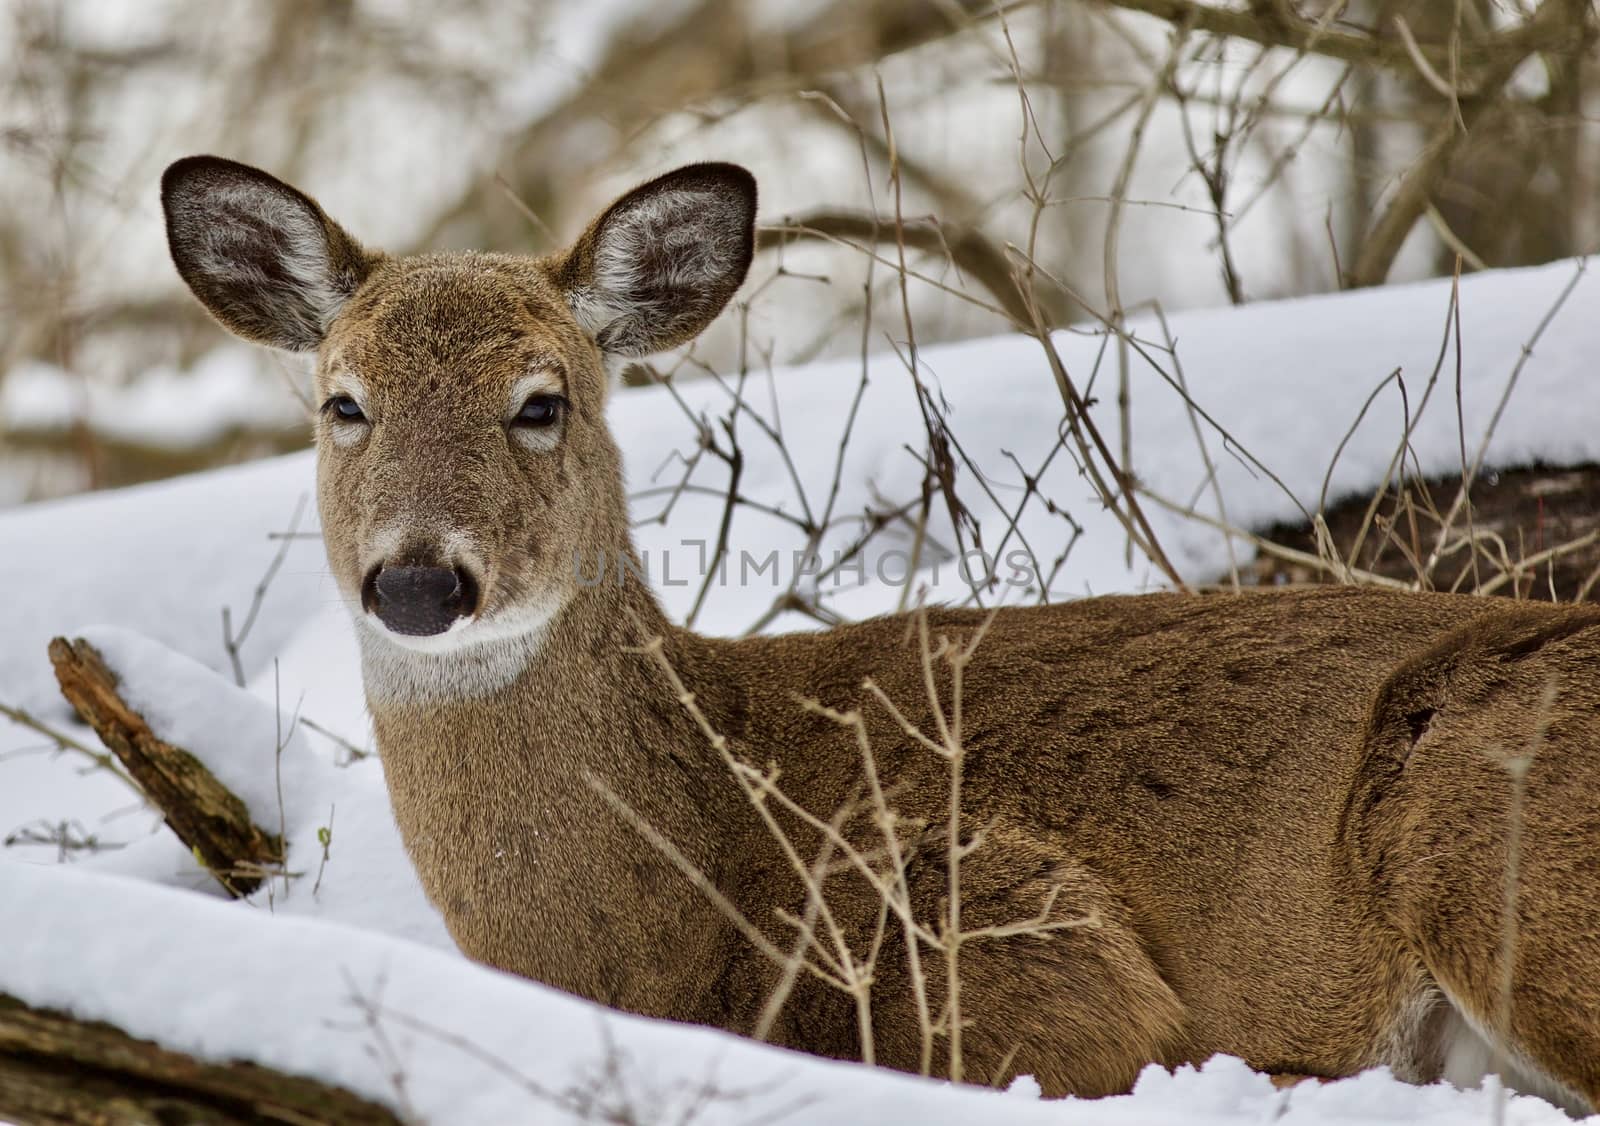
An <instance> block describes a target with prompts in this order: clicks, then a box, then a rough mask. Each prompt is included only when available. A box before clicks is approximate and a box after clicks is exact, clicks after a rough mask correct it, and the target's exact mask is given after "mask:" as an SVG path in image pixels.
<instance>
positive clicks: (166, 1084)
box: [0, 993, 400, 1126]
mask: <svg viewBox="0 0 1600 1126" xmlns="http://www.w3.org/2000/svg"><path fill="white" fill-rule="evenodd" d="M0 1121H14V1122H18V1123H26V1124H27V1126H34V1124H36V1123H37V1124H41V1126H108V1124H111V1123H117V1124H122V1123H130V1124H138V1126H144V1124H149V1126H158V1124H159V1126H171V1124H177V1123H185V1124H187V1123H195V1124H198V1123H208V1124H209V1123H219V1124H222V1126H235V1124H238V1126H244V1124H250V1126H260V1124H265V1123H274V1124H276V1126H282V1124H283V1123H286V1122H287V1123H351V1124H353V1126H364V1124H367V1123H373V1124H377V1123H382V1124H394V1123H398V1122H399V1121H400V1119H399V1118H398V1117H396V1115H395V1114H394V1112H392V1111H390V1110H389V1109H388V1108H387V1107H384V1106H381V1105H379V1104H377V1103H375V1102H372V1101H370V1100H368V1099H366V1098H363V1097H362V1096H360V1095H356V1094H354V1093H352V1092H350V1091H348V1090H345V1089H344V1088H342V1087H335V1086H332V1085H329V1084H327V1083H323V1082H321V1081H320V1080H316V1079H308V1078H306V1077H304V1076H300V1075H290V1074H287V1073H286V1072H281V1071H275V1070H273V1069H272V1068H269V1067H263V1066H262V1065H260V1064H256V1063H249V1062H244V1061H232V1062H227V1063H208V1062H206V1061H203V1060H198V1059H196V1058H194V1057H193V1056H189V1055H185V1054H183V1053H182V1052H175V1051H172V1050H170V1049H168V1048H163V1047H162V1046H161V1045H159V1044H156V1043H153V1042H151V1041H149V1040H140V1039H137V1038H135V1037H133V1036H130V1035H128V1034H127V1033H126V1032H124V1031H122V1030H121V1029H119V1028H116V1027H115V1026H113V1025H110V1024H106V1023H104V1022H102V1021H85V1020H78V1019H75V1018H74V1017H71V1016H69V1015H67V1014H66V1013H61V1012H56V1011H54V1010H50V1009H39V1008H33V1007H32V1006H29V1005H27V1004H24V1003H23V1002H22V1001H19V1000H17V999H16V998H15V997H12V996H9V995H7V994H4V993H0Z"/></svg>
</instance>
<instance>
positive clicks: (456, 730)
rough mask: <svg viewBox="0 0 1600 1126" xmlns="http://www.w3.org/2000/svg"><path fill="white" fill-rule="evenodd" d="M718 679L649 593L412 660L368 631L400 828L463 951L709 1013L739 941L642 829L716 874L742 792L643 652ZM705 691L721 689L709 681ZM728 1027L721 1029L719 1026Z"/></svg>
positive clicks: (375, 710) (688, 674) (582, 596)
mask: <svg viewBox="0 0 1600 1126" xmlns="http://www.w3.org/2000/svg"><path fill="white" fill-rule="evenodd" d="M655 636H660V637H662V638H663V639H664V644H665V652H666V655H667V657H668V659H669V660H671V661H672V662H673V664H674V667H675V668H677V669H678V671H679V672H680V674H681V675H683V676H684V677H685V679H687V680H689V681H690V682H691V683H696V684H697V685H698V684H700V683H707V682H709V683H710V684H712V685H713V686H715V685H717V684H719V683H724V684H725V681H726V678H721V677H717V676H715V675H714V673H713V672H712V670H710V669H709V668H707V667H705V662H706V661H708V660H711V659H712V658H711V656H710V648H709V643H706V642H703V641H701V640H700V639H699V638H697V637H695V636H694V635H692V634H689V633H686V632H684V631H681V630H677V629H674V628H673V627H671V626H670V625H669V623H668V622H667V621H666V619H665V617H664V615H663V614H662V612H661V610H660V608H659V606H658V605H657V603H656V602H655V599H654V596H653V595H652V594H651V592H650V591H649V590H648V588H647V587H645V586H644V584H643V583H642V582H638V581H627V582H624V583H622V584H621V585H612V584H609V583H608V584H606V585H605V586H602V587H596V588H593V589H584V590H580V591H578V592H576V593H574V594H573V595H572V596H571V597H570V598H569V600H568V602H567V604H566V605H565V606H563V607H562V609H561V610H560V612H559V613H556V614H554V615H553V616H551V617H550V618H549V620H548V621H546V622H544V623H543V624H542V625H541V626H540V627H539V628H538V629H537V630H536V631H533V632H531V633H529V634H528V635H527V636H525V637H519V638H511V639H504V640H501V641H496V642H493V643H490V644H489V645H486V646H484V647H483V648H484V649H485V650H486V651H481V652H472V651H463V652H462V653H460V654H454V655H453V654H438V655H434V654H418V653H414V652H410V651H406V650H400V649H398V648H397V647H395V646H393V645H392V644H389V643H386V642H383V641H382V640H381V639H379V638H376V637H373V636H371V635H370V634H369V635H368V636H365V637H364V638H363V671H364V674H365V676H366V679H367V683H368V693H369V706H370V708H371V711H372V716H373V723H374V728H375V731H376V734H377V741H378V748H379V751H380V754H381V755H382V758H383V763H384V769H385V773H386V778H387V781H388V785H389V790H390V795H391V798H392V801H393V804H394V809H395V818H396V821H397V822H398V824H399V826H400V829H401V832H402V835H403V836H404V838H405V843H406V847H407V850H408V851H409V852H410V854H411V858H412V860H413V862H414V864H415V865H416V867H417V870H418V873H419V875H420V876H421V878H422V882H423V885H424V887H425V889H426V890H427V892H428V894H429V897H430V898H431V899H432V900H433V902H434V903H435V905H436V906H438V908H439V909H440V910H441V911H442V912H443V914H444V916H445V920H446V922H447V923H448V924H449V926H450V929H451V932H452V934H453V935H454V936H455V938H456V940H457V942H458V943H459V944H460V945H461V947H462V948H463V950H465V951H466V952H467V953H468V954H469V955H471V956H473V957H476V958H479V959H481V960H484V961H487V962H490V963H491V964H494V965H496V966H499V967H501V968H505V969H510V970H514V971H516V972H519V973H523V974H525V975H527V976H529V977H533V978H536V979H539V980H542V981H546V982H548V983H550V984H553V985H556V986H559V987H561V988H564V989H568V990H571V991H573V992H577V993H580V994H583V995H586V996H589V997H592V998H594V999H597V1000H601V1001H604V1002H607V1003H610V1004H614V1005H618V1006H621V1007H624V1008H629V1009H633V1010H635V1011H640V1012H646V1013H651V1014H654V1015H661V1016H671V1017H677V1018H680V1019H691V1020H695V1019H698V1020H704V1019H708V1017H709V1016H711V1014H708V1013H706V1012H704V1011H702V1010H701V1008H699V1007H698V1006H700V1005H701V1004H702V1003H704V1000H705V999H707V998H710V997H712V996H713V995H714V994H715V993H716V992H717V989H716V979H717V977H718V976H719V975H720V974H721V973H723V972H724V971H725V969H726V966H727V961H728V954H729V950H730V949H731V946H732V941H731V940H732V934H731V929H730V928H729V927H728V926H727V924H726V923H725V921H724V920H723V919H722V918H721V916H719V915H718V914H717V913H716V912H715V910H714V909H713V908H712V907H711V906H710V905H709V903H707V902H705V901H704V900H702V899H701V898H700V897H698V896H696V895H695V894H694V893H693V892H692V890H691V889H690V887H689V885H688V884H687V883H686V882H685V881H684V880H683V878H682V876H681V874H680V873H678V872H677V871H676V870H675V869H674V866H673V863H672V862H670V861H668V860H667V859H665V858H664V857H663V855H662V854H661V853H660V852H658V851H657V850H656V848H655V846H653V845H652V844H650V843H648V842H647V839H646V837H645V835H644V834H642V833H641V832H640V826H641V825H648V826H649V828H650V829H652V830H654V831H655V832H656V833H659V834H660V835H661V836H662V837H665V838H666V839H667V840H670V841H672V842H673V844H674V845H675V846H676V848H677V849H678V850H679V851H680V852H681V854H682V856H683V857H684V858H685V859H687V860H688V861H689V862H690V863H692V864H694V865H695V866H696V867H698V868H699V869H700V870H701V871H703V872H705V873H706V874H707V875H711V876H712V877H713V878H715V877H716V875H717V872H718V869H719V868H720V867H721V866H723V865H724V864H725V863H726V862H727V861H728V858H729V857H732V856H737V855H738V854H739V849H738V847H737V842H734V841H732V840H730V839H729V838H728V836H727V834H728V832H729V829H728V827H729V826H733V825H737V824H742V823H743V818H742V817H740V816H738V813H737V810H736V809H734V808H730V803H731V802H734V801H736V800H737V794H736V792H735V791H734V789H733V787H732V785H731V783H730V782H729V780H728V779H727V778H726V777H725V771H723V770H722V769H721V765H720V763H719V762H718V761H717V760H716V759H715V757H714V754H713V752H712V751H711V749H710V748H709V747H708V746H707V744H706V742H705V740H704V738H703V737H702V736H701V734H700V733H699V732H698V731H697V730H696V729H695V728H694V726H693V723H692V720H691V719H690V718H689V716H688V715H687V713H686V712H685V711H684V709H683V707H682V706H681V704H680V703H679V702H678V701H677V700H676V699H674V697H673V695H672V694H671V693H670V692H669V691H667V690H666V689H665V688H664V685H663V680H662V677H661V675H660V673H659V670H658V669H657V667H656V666H655V664H654V658H652V657H651V656H649V655H648V654H645V653H641V652H638V651H636V648H635V647H637V646H639V645H640V644H641V643H643V642H645V641H647V640H649V639H650V638H652V637H655ZM711 690H712V691H713V692H716V691H722V690H726V689H718V688H716V687H713V688H712V689H711ZM719 1023H720V1022H719Z"/></svg>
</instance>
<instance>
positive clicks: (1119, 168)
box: [0, 0, 1600, 504]
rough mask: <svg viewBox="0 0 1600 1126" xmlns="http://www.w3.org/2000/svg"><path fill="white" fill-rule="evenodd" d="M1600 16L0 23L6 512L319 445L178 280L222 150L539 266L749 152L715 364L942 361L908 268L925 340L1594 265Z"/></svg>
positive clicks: (932, 7)
mask: <svg viewBox="0 0 1600 1126" xmlns="http://www.w3.org/2000/svg"><path fill="white" fill-rule="evenodd" d="M1597 26H1600V19H1597V15H1596V12H1595V9H1594V5H1593V3H1592V2H1591V0H1033V2H1028V0H983V2H976V0H788V2H784V0H583V2H575V0H462V2H461V3H457V4H453V5H448V6H444V5H434V4H424V3H420V2H418V0H272V2H270V3H246V2H245V0H140V2H138V3H130V2H128V0H0V52H3V53H4V55H5V56H6V57H7V58H8V60H9V65H8V66H7V67H6V68H5V73H4V76H3V77H0V146H3V147H0V153H3V159H0V318H3V319H0V324H3V326H4V331H3V333H0V504H14V503H19V502H22V501H26V500H31V499H37V498H41V497H48V496H57V495H62V494H66V493H70V492H74V491H80V490H84V489H90V488H97V487H103V486H107V485H114V484H122V483H127V482H131V481H137V480H144V479H150V478H154V477H158V476H163V475H167V474H171V473H175V472H182V471H185V470H189V469H194V468H200V467H204V466H209V465H215V464H220V463H225V462H229V461H237V460H241V459H245V458H249V457H256V456H262V455H265V454H269V453H274V452H280V451H284V450H289V449H295V448H299V447H301V446H303V445H304V444H305V442H306V440H307V428H306V410H305V403H304V397H305V386H306V379H305V372H306V366H307V365H306V361H305V360H304V358H302V357H292V356H266V355H258V354H256V353H254V352H251V351H250V350H247V349H245V348H243V347H241V346H239V345H236V344H233V343H230V342H229V341H227V340H226V339H225V338H224V336H223V334H222V333H221V332H220V330H218V329H216V328H215V327H214V326H212V325H211V324H210V323H209V322H208V321H207V320H206V318H205V316H204V314H203V313H201V311H200V310H199V307H198V306H197V305H196V304H195V303H194V302H193V301H192V300H191V299H190V298H189V297H188V295H187V294H186V293H185V292H184V291H183V290H182V289H181V287H180V285H179V283H178V280H177V278H176V275H175V274H174V272H173V270H172V269H171V267H170V264H169V263H168V260H167V255H166V250H165V246H164V242H163V235H162V229H161V220H160V209H159V206H158V202H157V196H156V185H157V181H158V179H159V176H160V172H161V169H162V168H163V167H164V166H165V165H166V164H167V163H168V162H169V161H171V160H173V159H175V158H176V157H178V156H181V155H184V154H187V153H191V152H215V153H218V154H221V155H225V156H229V157H233V158H235V159H240V160H244V161H248V162H250V163H254V164H258V165H260V166H262V167H264V168H266V169H268V170H270V171H272V172H273V173H274V174H276V175H279V176H281V177H283V178H285V179H288V180H290V181H291V182H293V183H295V184H297V185H298V186H300V187H302V188H304V189H305V190H307V191H308V192H310V193H311V194H313V195H315V196H316V197H318V198H319V199H320V200H321V202H322V203H323V204H324V206H325V207H326V208H327V209H328V211H329V212H330V213H331V214H333V215H334V216H335V217H336V218H338V219H339V220H340V221H341V222H342V223H343V224H344V225H345V226H346V227H347V228H349V229H350V230H351V231H352V232H353V233H355V234H356V235H357V237H359V238H361V239H362V240H363V241H365V242H367V243H369V244H370V245H375V246H380V247H383V248H385V249H389V250H394V251H416V250H426V249H447V248H460V247H480V248H489V249H495V250H502V251H512V252H525V253H540V252H543V251H546V250H551V249H554V248H556V247H557V246H559V245H561V244H562V243H563V242H564V241H565V240H567V239H569V238H571V237H572V236H573V235H574V234H575V233H576V232H577V230H578V229H580V227H581V225H582V223H583V222H584V221H585V220H586V219H587V217H588V216H589V214H590V213H591V212H592V211H594V210H595V209H596V208H598V207H600V206H602V205H603V204H604V202H605V201H606V200H607V199H608V198H609V197H610V196H611V195H612V194H614V193H615V192H617V191H619V190H621V189H623V188H625V187H627V186H628V185H629V184H630V183H631V182H633V181H635V180H637V179H640V178H643V177H645V176H647V175H650V174H653V173H655V172H658V171H662V170H664V169H666V168H668V167H671V166H673V165H675V164H678V163H683V162H686V161H690V160H695V159H707V158H717V159H729V160H736V161H739V162H741V163H744V164H746V165H748V166H749V167H751V168H752V170H754V171H755V172H756V174H757V175H758V177H759V178H760V181H761V185H762V191H763V199H762V214H761V219H762V222H763V224H764V226H765V227H766V228H767V229H766V230H765V232H764V235H763V251H762V254H761V256H760V258H759V259H758V262H757V265H756V267H755V269H754V270H753V271H752V277H751V281H750V282H749V284H748V285H747V287H746V291H745V295H746V300H745V303H744V304H743V305H742V306H741V307H740V308H738V309H736V310H735V311H734V312H733V313H732V314H730V315H729V316H727V317H725V318H724V323H723V324H721V325H719V326H717V327H716V328H715V329H714V330H713V331H712V333H711V334H709V335H708V337H707V338H706V339H705V340H704V341H703V342H702V343H701V344H699V345H697V346H696V353H695V357H694V364H691V365H687V366H685V367H684V368H683V370H684V371H685V372H686V373H687V372H692V370H694V367H695V366H696V365H702V364H703V365H711V366H717V365H731V364H734V363H746V364H748V363H753V362H759V363H761V364H770V365H778V366H781V365H786V364H794V363H799V362H805V361H808V360H812V359H817V358H834V357H843V356H850V355H855V354H856V353H858V352H859V350H860V349H861V348H862V346H863V343H864V342H865V344H866V346H867V347H871V348H873V349H874V350H878V349H883V348H887V347H890V346H892V345H893V344H895V343H897V342H898V341H900V340H902V339H904V337H905V336H906V320H905V316H904V311H902V310H899V308H898V302H899V301H900V295H899V292H898V285H899V282H900V278H899V275H898V274H897V273H896V272H895V271H894V270H892V269H886V268H884V266H883V264H882V263H881V262H880V263H878V264H877V268H876V269H874V262H873V260H872V255H873V253H876V254H878V255H880V256H881V257H883V258H884V259H889V258H893V259H895V260H896V261H898V255H899V253H900V252H901V249H902V248H903V249H904V253H905V255H906V263H907V267H908V268H909V269H910V270H911V271H912V272H913V273H914V274H915V275H916V278H917V279H920V280H914V281H913V282H912V283H911V284H910V286H909V287H908V292H907V294H906V298H905V299H906V300H907V302H908V303H909V306H910V310H909V311H910V313H911V319H912V322H913V323H914V324H915V326H916V334H917V338H918V342H919V343H921V344H928V343H931V342H934V341H938V340H949V339H956V338H962V337H970V336H979V335H985V334H990V333H996V332H1003V331H1006V330H1007V329H1008V328H1009V327H1011V324H1012V322H1014V321H1017V320H1021V319H1025V318H1026V317H1027V316H1029V315H1031V314H1030V313H1029V311H1028V310H1027V309H1026V308H1023V307H1021V306H1019V302H1018V297H1017V293H1018V287H1017V285H1016V284H1015V279H1016V276H1017V274H1018V271H1021V270H1026V271H1028V272H1029V273H1030V285H1029V290H1030V292H1032V293H1035V294H1037V295H1038V306H1039V307H1038V308H1037V310H1036V312H1037V315H1038V316H1039V317H1041V318H1042V319H1043V320H1044V321H1045V322H1046V323H1048V324H1050V325H1052V326H1054V327H1068V326H1070V325H1072V324H1073V323H1076V322H1082V321H1089V320H1100V319H1105V320H1112V321H1115V320H1118V319H1120V318H1121V317H1123V316H1124V315H1133V314H1135V313H1137V312H1138V311H1139V310H1140V309H1145V308H1149V307H1151V305H1152V304H1155V305H1157V306H1159V307H1162V308H1165V309H1168V310H1170V309H1174V308H1180V307H1189V306H1199V305H1216V304H1224V303H1228V302H1234V303H1239V302H1245V301H1255V300H1262V299H1268V298H1279V297H1287V296H1294V295H1300V294H1309V293H1319V292H1326V291H1330V290H1335V289H1338V288H1341V287H1348V286H1357V285H1377V284H1384V283H1387V282H1395V281H1401V280H1407V279H1414V278H1420V277H1426V276H1433V275H1437V274H1447V273H1450V272H1451V271H1453V270H1454V269H1455V268H1456V267H1457V263H1458V262H1459V263H1460V264H1461V268H1462V269H1464V270H1476V269H1483V268H1491V267H1503V266H1517V265H1525V264H1532V263H1539V262H1545V261H1549V260H1551V259H1555V258H1560V257H1564V256H1570V255H1577V254H1583V253H1586V252H1589V251H1591V250H1593V249H1594V247H1595V242H1596V238H1597V233H1600V231H1597V213H1600V209H1597V207H1596V201H1595V195H1596V193H1595V189H1594V180H1595V176H1596V158H1597V131H1596V129H1595V115H1596V109H1597V106H1596V97H1595V92H1594V89H1593V87H1594V81H1593V71H1594V66H1595V63H1596V51H1597V34H1596V32H1597ZM1041 278H1042V279H1044V283H1045V284H1042V285H1040V284H1038V283H1039V280H1040V279H1041ZM962 295H966V296H967V297H970V298H976V300H967V299H963V296H962ZM891 312H892V313H893V315H890V313H891ZM752 357H754V359H752ZM671 366H672V365H671V363H670V361H668V362H665V363H663V364H662V368H663V370H667V369H669V368H671ZM941 374H942V376H943V377H944V378H981V377H982V373H981V372H968V373H941Z"/></svg>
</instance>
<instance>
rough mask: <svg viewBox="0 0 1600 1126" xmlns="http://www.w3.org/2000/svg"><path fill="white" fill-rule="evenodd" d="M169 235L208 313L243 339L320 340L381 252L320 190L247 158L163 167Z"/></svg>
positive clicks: (306, 345) (296, 344)
mask: <svg viewBox="0 0 1600 1126" xmlns="http://www.w3.org/2000/svg"><path fill="white" fill-rule="evenodd" d="M161 206H162V209H163V210H164V211H165V212H166V217H167V244H168V246H169V247H170V248H171V250H172V261H173V263H174V264H175V265H176V266H177V267H178V273H179V274H181V275H182V276H183V280H184V281H185V282H187V283H188V285H189V288H190V289H191V290H193V291H194V295H195V296H196V297H198V298H199V299H200V302H201V304H203V305H204V306H205V307H206V308H207V309H209V310H210V311H211V315H212V316H214V317H216V318H217V320H219V321H221V322H222V324H223V326H224V327H225V328H227V329H229V330H230V331H232V332H235V333H237V334H238V335H240V336H242V337H244V338H245V339H247V340H254V341H256V342H257V343H260V344H269V345H271V346H272V347H274V348H286V349H288V350H290V351H294V352H303V351H307V350H310V349H312V348H315V347H316V346H317V345H318V344H320V343H322V339H323V337H324V336H326V335H327V332H328V326H329V325H331V324H332V323H333V319H334V317H336V316H337V315H338V314H339V310H340V309H341V308H343V306H344V303H345V302H346V301H347V300H349V298H350V295H351V294H353V293H354V292H355V291H356V288H357V287H358V286H360V285H361V283H362V281H364V280H365V279H366V276H367V274H368V273H369V272H370V270H371V268H372V264H373V262H374V261H375V260H376V256H374V255H369V254H368V253H367V252H366V251H364V250H362V248H361V245H360V244H359V243H358V242H356V240H355V239H353V238H351V237H350V236H349V235H347V234H345V232H344V231H343V230H342V229H341V228H340V227H339V225H338V224H337V223H335V222H334V221H333V220H332V219H330V218H328V216H327V215H325V214H324V213H323V211H322V208H320V207H318V206H317V203H316V201H315V200H313V199H312V198H311V197H310V196H307V195H305V194H304V193H302V192H299V191H296V190H295V189H294V188H291V187H290V186H289V185H288V184H285V183H283V182H282V181H281V180H277V179H274V178H273V177H271V176H269V175H267V174H266V173H265V172H262V171H261V170H259V169H256V168H251V167H250V166H249V165H247V164H238V163H236V162H234V161H231V160H223V159H221V158H220V157H215V156H190V157H185V158H184V159H182V160H180V161H178V162H177V163H176V164H173V165H172V166H171V167H170V168H168V169H167V171H166V174H165V175H163V176H162V177H161Z"/></svg>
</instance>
